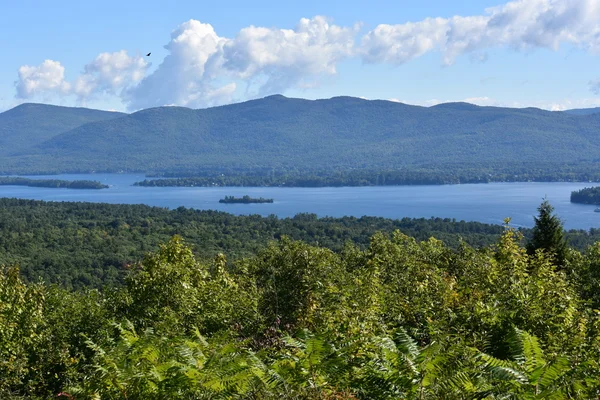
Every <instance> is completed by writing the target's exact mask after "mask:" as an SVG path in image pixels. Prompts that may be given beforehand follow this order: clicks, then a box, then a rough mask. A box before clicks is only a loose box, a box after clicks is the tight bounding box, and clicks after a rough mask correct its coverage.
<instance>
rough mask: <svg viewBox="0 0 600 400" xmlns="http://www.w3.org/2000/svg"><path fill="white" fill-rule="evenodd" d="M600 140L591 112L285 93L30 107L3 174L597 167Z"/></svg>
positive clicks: (23, 111) (14, 122) (15, 120)
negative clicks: (111, 107)
mask: <svg viewBox="0 0 600 400" xmlns="http://www.w3.org/2000/svg"><path fill="white" fill-rule="evenodd" d="M597 111H600V109H598V110H597ZM599 135H600V113H598V112H593V111H591V110H588V111H583V110H570V111H567V112H551V111H545V110H540V109H536V108H522V109H516V108H502V107H480V106H476V105H472V104H468V103H445V104H440V105H437V106H432V107H420V106H413V105H407V104H402V103H396V102H391V101H382V100H363V99H359V98H352V97H334V98H331V99H325V100H304V99H295V98H287V97H284V96H280V95H275V96H269V97H266V98H263V99H258V100H251V101H247V102H243V103H238V104H231V105H226V106H220V107H213V108H207V109H199V110H193V109H189V108H183V107H159V108H151V109H147V110H142V111H138V112H135V113H132V114H123V113H117V112H108V111H99V110H90V109H85V108H70V107H57V106H50V105H43V104H22V105H20V106H17V107H15V108H13V109H11V110H8V111H6V112H3V113H0V172H1V173H54V172H92V171H110V172H117V171H139V172H171V173H174V172H177V171H204V170H226V169H228V170H259V169H262V170H264V169H270V168H282V169H296V170H303V169H312V170H314V169H319V170H327V169H337V170H339V169H356V168H370V169H377V168H441V167H443V168H452V166H454V165H462V166H464V165H468V166H492V165H495V166H497V165H501V166H508V165H512V164H517V163H519V164H520V163H545V164H551V165H557V166H560V165H564V164H567V163H568V164H585V165H594V164H593V163H596V162H598V161H600V141H599V140H598V139H599Z"/></svg>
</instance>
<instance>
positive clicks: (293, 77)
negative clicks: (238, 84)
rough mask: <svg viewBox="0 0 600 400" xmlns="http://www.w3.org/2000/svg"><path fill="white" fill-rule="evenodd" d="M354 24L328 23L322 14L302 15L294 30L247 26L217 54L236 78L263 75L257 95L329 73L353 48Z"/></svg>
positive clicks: (331, 73) (334, 70) (278, 90)
mask: <svg viewBox="0 0 600 400" xmlns="http://www.w3.org/2000/svg"><path fill="white" fill-rule="evenodd" d="M355 35H356V27H353V28H343V27H339V26H336V25H332V24H330V23H329V21H328V20H327V19H326V18H325V17H320V16H317V17H315V18H313V19H307V18H303V19H301V20H300V22H299V23H298V25H297V26H296V28H295V29H294V30H291V29H271V28H260V27H254V26H251V27H248V28H244V29H242V30H241V31H240V33H239V34H238V35H237V36H236V37H235V38H234V39H232V40H228V41H227V42H225V44H224V46H223V47H222V49H221V52H220V54H219V55H218V57H219V58H220V61H219V64H221V65H222V66H223V67H224V68H225V69H226V70H227V71H229V72H230V73H233V74H234V76H236V77H237V78H240V79H245V80H250V81H252V80H253V79H256V78H260V77H263V78H264V79H263V81H262V82H261V83H260V85H259V87H258V88H256V90H257V93H256V94H257V95H268V94H273V93H278V92H280V91H283V90H285V89H287V88H289V87H293V86H297V85H298V86H310V85H311V84H310V82H306V81H305V80H307V79H308V80H309V81H310V80H312V79H316V78H318V77H319V76H323V75H325V76H327V75H333V74H335V73H336V72H337V71H336V66H337V63H338V62H339V61H340V60H343V59H345V58H347V57H349V56H350V55H351V54H352V52H353V48H354V37H355Z"/></svg>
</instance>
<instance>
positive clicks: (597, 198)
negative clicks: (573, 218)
mask: <svg viewBox="0 0 600 400" xmlns="http://www.w3.org/2000/svg"><path fill="white" fill-rule="evenodd" d="M571 203H580V204H594V205H598V204H600V186H594V187H586V188H583V189H581V190H576V191H573V192H571Z"/></svg>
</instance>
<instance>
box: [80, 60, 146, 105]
mask: <svg viewBox="0 0 600 400" xmlns="http://www.w3.org/2000/svg"><path fill="white" fill-rule="evenodd" d="M149 66H150V65H149V64H148V63H147V62H146V60H144V58H143V57H141V56H129V55H128V54H127V51H125V50H121V51H118V52H114V53H101V54H99V55H98V56H97V57H96V58H95V59H94V60H93V61H92V62H90V63H89V64H87V65H86V66H85V69H84V73H83V74H82V75H80V76H79V77H78V78H77V80H76V81H75V84H74V85H73V92H74V93H75V94H76V95H77V96H79V97H81V98H87V97H89V96H90V95H91V94H92V93H98V92H108V93H111V94H117V93H118V91H119V90H121V89H123V88H126V87H129V86H131V85H135V84H136V83H137V82H139V81H140V80H141V79H142V78H143V77H144V76H145V75H146V70H147V68H148V67H149Z"/></svg>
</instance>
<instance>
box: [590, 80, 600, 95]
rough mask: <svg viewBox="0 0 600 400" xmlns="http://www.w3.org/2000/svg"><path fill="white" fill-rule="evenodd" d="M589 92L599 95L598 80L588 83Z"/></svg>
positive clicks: (599, 83)
mask: <svg viewBox="0 0 600 400" xmlns="http://www.w3.org/2000/svg"><path fill="white" fill-rule="evenodd" d="M589 85H590V90H591V91H592V92H594V93H595V94H600V79H596V80H593V81H590V83H589Z"/></svg>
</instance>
